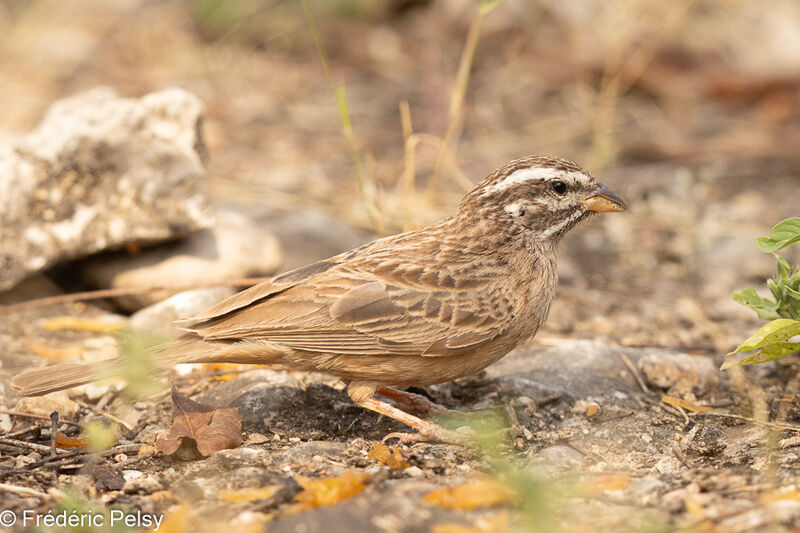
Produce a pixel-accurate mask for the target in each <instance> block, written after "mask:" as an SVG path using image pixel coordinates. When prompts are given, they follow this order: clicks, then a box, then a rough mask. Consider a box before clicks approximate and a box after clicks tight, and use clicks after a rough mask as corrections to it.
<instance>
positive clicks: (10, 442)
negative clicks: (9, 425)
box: [0, 437, 50, 454]
mask: <svg viewBox="0 0 800 533" xmlns="http://www.w3.org/2000/svg"><path fill="white" fill-rule="evenodd" d="M0 444H5V445H6V446H11V447H13V448H23V449H26V450H31V451H34V452H39V453H44V454H49V453H50V446H44V445H42V444H36V443H34V442H26V441H24V440H17V439H9V438H6V437H0Z"/></svg>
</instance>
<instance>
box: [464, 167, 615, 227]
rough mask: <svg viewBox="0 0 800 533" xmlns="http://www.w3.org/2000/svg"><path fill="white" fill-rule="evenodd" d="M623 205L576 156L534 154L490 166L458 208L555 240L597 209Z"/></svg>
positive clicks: (495, 223)
mask: <svg viewBox="0 0 800 533" xmlns="http://www.w3.org/2000/svg"><path fill="white" fill-rule="evenodd" d="M625 209H626V207H625V202H623V201H622V199H621V198H620V197H619V196H617V195H616V194H614V192H613V191H611V189H609V188H608V187H606V186H605V185H603V184H602V183H600V182H599V181H597V180H596V179H595V178H593V177H592V175H591V174H589V173H588V172H586V171H585V170H583V169H582V168H581V167H579V166H578V165H576V164H575V163H573V162H572V161H568V160H566V159H560V158H554V157H542V156H535V157H526V158H523V159H516V160H514V161H511V162H509V163H506V164H505V165H503V166H502V167H500V168H498V169H497V170H495V171H494V172H492V173H491V174H490V175H489V176H487V177H486V179H484V180H483V181H482V182H481V183H480V184H479V185H478V186H477V187H476V188H475V189H473V190H472V191H471V192H469V193H468V194H467V195H466V196H465V197H464V199H463V200H462V202H461V206H460V208H459V213H461V214H465V213H472V216H473V217H474V216H476V215H477V217H478V219H480V220H482V221H486V222H489V223H490V225H491V226H493V227H495V228H496V229H498V230H502V229H503V228H505V229H507V230H508V229H510V230H512V233H514V234H519V233H524V234H525V235H526V237H528V238H530V239H534V240H540V241H551V242H557V241H558V240H559V239H560V238H561V237H562V236H563V235H564V234H565V233H566V232H567V231H569V230H570V229H571V228H572V227H573V226H575V224H577V223H578V222H580V221H581V220H583V219H584V218H587V217H588V216H590V215H592V214H594V213H604V212H609V211H624V210H625Z"/></svg>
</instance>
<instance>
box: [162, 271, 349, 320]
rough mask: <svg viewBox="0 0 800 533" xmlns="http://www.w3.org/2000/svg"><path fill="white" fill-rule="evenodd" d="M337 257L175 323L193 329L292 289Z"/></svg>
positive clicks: (257, 287) (245, 292)
mask: <svg viewBox="0 0 800 533" xmlns="http://www.w3.org/2000/svg"><path fill="white" fill-rule="evenodd" d="M337 259H338V256H337V257H332V258H330V259H325V260H323V261H317V262H316V263H311V264H309V265H305V266H302V267H300V268H296V269H294V270H290V271H288V272H286V273H284V274H281V275H279V276H276V277H274V278H272V279H270V280H268V281H264V282H261V283H259V284H257V285H253V286H252V287H250V288H249V289H245V290H243V291H241V292H237V293H236V294H234V295H232V296H230V297H229V298H226V299H224V300H222V301H221V302H219V303H217V304H215V305H213V306H211V307H209V308H208V309H206V310H204V311H202V312H200V313H197V314H195V315H192V316H190V317H187V318H182V319H180V320H176V321H175V322H174V323H173V324H174V325H175V326H177V327H178V328H180V329H185V330H187V331H193V329H194V326H195V325H197V324H200V323H203V322H206V321H208V320H212V319H215V318H220V317H223V316H225V315H227V314H229V313H232V312H234V311H237V310H239V309H243V308H245V307H247V306H249V305H253V304H256V303H258V302H259V301H261V300H265V299H267V298H269V297H270V296H274V295H276V294H279V293H281V292H283V291H285V290H287V289H290V288H292V287H294V286H295V285H297V284H298V283H302V282H303V281H305V280H307V279H308V278H310V277H312V276H315V275H317V274H320V273H322V272H325V271H327V270H330V269H331V268H333V267H335V266H337V265H339V264H340V262H339V261H338V260H337Z"/></svg>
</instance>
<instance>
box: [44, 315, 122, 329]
mask: <svg viewBox="0 0 800 533" xmlns="http://www.w3.org/2000/svg"><path fill="white" fill-rule="evenodd" d="M126 327H127V326H126V325H125V324H124V323H122V322H109V321H108V320H102V319H99V318H86V317H80V316H56V317H53V318H50V319H48V320H47V321H46V322H45V323H44V329H46V330H47V331H54V330H57V329H74V330H78V331H93V332H96V333H112V332H114V331H119V330H121V329H125V328H126Z"/></svg>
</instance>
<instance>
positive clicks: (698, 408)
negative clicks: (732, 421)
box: [661, 395, 712, 413]
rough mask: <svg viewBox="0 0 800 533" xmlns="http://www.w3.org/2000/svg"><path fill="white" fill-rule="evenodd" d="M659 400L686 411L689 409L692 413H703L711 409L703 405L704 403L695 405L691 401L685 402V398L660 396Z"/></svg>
mask: <svg viewBox="0 0 800 533" xmlns="http://www.w3.org/2000/svg"><path fill="white" fill-rule="evenodd" d="M661 401H662V402H664V403H666V404H669V405H671V406H673V407H681V408H683V409H686V410H687V411H691V412H693V413H703V412H705V411H711V410H712V408H711V407H708V406H705V405H695V404H693V403H691V402H687V401H686V400H682V399H680V398H675V397H674V396H666V395H664V396H662V397H661Z"/></svg>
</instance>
